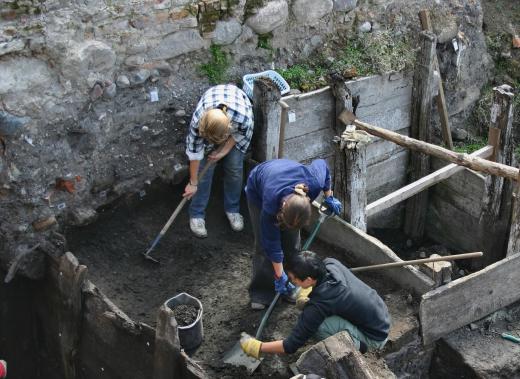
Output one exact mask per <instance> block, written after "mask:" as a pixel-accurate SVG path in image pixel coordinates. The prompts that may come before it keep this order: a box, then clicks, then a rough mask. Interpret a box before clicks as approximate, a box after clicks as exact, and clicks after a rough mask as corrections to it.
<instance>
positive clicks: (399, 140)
mask: <svg viewBox="0 0 520 379" xmlns="http://www.w3.org/2000/svg"><path fill="white" fill-rule="evenodd" d="M353 117H354V118H355V116H353V115H351V113H349V112H343V113H342V114H341V115H340V117H339V118H340V120H341V121H342V122H343V123H344V124H345V125H350V124H352V123H353V124H354V125H356V127H358V128H359V129H361V130H365V131H366V132H368V133H370V134H372V135H374V136H377V137H381V138H384V139H386V140H388V141H392V142H394V143H396V144H398V145H400V146H404V147H406V148H408V149H410V150H414V151H420V152H422V153H425V154H429V155H433V156H434V157H437V158H440V159H443V160H445V161H448V162H452V163H456V164H458V165H460V166H464V167H467V168H470V169H472V170H475V171H480V172H484V173H486V174H491V175H497V176H501V177H504V178H508V179H512V180H518V172H519V169H518V168H515V167H511V166H507V165H504V164H500V163H495V162H490V161H488V160H485V159H482V158H478V157H471V156H470V155H468V154H466V153H456V152H454V151H451V150H448V149H445V148H443V147H440V146H437V145H434V144H431V143H427V142H423V141H419V140H416V139H414V138H410V137H407V136H403V135H401V134H399V133H395V132H392V131H389V130H386V129H383V128H380V127H377V126H374V125H370V124H368V123H366V122H362V121H359V120H357V119H354V120H353V121H351V119H352V118H353Z"/></svg>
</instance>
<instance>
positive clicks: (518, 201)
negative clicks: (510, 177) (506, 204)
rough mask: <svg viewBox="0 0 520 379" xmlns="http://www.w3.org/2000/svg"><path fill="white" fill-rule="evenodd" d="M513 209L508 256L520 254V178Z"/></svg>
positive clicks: (517, 183)
mask: <svg viewBox="0 0 520 379" xmlns="http://www.w3.org/2000/svg"><path fill="white" fill-rule="evenodd" d="M511 202H512V204H511V209H512V210H513V211H512V214H511V229H510V231H509V242H508V244H507V253H506V255H507V256H510V255H514V254H517V253H520V176H519V177H518V181H517V182H516V192H515V193H513V199H512V201H511Z"/></svg>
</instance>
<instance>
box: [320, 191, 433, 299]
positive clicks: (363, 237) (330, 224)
mask: <svg viewBox="0 0 520 379" xmlns="http://www.w3.org/2000/svg"><path fill="white" fill-rule="evenodd" d="M312 205H313V209H314V212H313V222H315V221H316V220H317V218H318V209H319V207H320V204H319V203H318V202H316V201H314V202H313V203H312ZM311 225H312V223H311ZM318 238H319V239H320V240H322V241H325V242H326V243H327V244H330V245H332V246H335V247H337V248H338V249H340V251H342V252H343V253H344V255H345V259H347V260H348V261H350V260H355V261H356V262H358V263H359V264H363V265H373V264H379V263H388V262H402V260H401V258H399V257H398V256H397V254H395V253H394V252H393V251H392V249H390V248H389V247H388V246H386V245H385V244H383V243H382V242H381V241H379V240H378V239H377V238H375V237H372V236H371V235H368V234H367V233H366V232H364V231H362V230H360V229H358V228H354V227H353V226H352V225H350V224H349V223H348V222H346V221H345V220H343V219H341V218H340V217H337V216H334V217H331V218H328V219H327V220H326V221H325V224H324V225H323V226H322V228H321V229H320V232H319V233H318ZM380 275H381V276H382V277H384V278H386V280H391V281H393V282H395V283H397V284H399V285H400V286H401V287H404V288H410V289H411V290H412V291H413V292H414V293H416V294H419V295H422V294H423V293H426V292H428V291H429V290H431V289H432V288H433V286H434V283H433V281H432V280H431V279H430V278H429V277H427V276H426V275H425V274H423V273H422V272H420V271H419V270H418V269H417V268H416V267H414V266H404V267H396V268H390V269H388V270H385V271H381V273H380Z"/></svg>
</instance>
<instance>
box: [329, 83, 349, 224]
mask: <svg viewBox="0 0 520 379" xmlns="http://www.w3.org/2000/svg"><path fill="white" fill-rule="evenodd" d="M331 87H332V93H333V94H334V96H335V98H336V118H335V120H336V122H335V124H334V134H335V135H336V136H341V133H342V132H343V130H344V129H345V125H343V123H342V122H341V121H340V120H339V119H338V117H339V115H340V114H341V112H343V111H344V110H345V109H346V110H349V111H351V112H352V110H353V106H352V95H351V94H350V91H349V89H348V88H347V86H346V85H345V81H344V80H343V79H342V78H341V79H338V80H335V81H334V82H333V83H332V84H331ZM346 167H347V163H346V156H345V152H344V151H343V150H341V149H340V145H339V144H338V145H337V149H336V151H335V154H334V168H333V170H332V171H333V172H332V177H333V180H334V196H335V197H336V198H337V199H338V200H339V201H341V203H342V204H343V210H342V211H341V215H340V216H341V218H342V219H344V220H348V219H349V215H350V213H349V206H348V197H347V181H348V180H347V168H346Z"/></svg>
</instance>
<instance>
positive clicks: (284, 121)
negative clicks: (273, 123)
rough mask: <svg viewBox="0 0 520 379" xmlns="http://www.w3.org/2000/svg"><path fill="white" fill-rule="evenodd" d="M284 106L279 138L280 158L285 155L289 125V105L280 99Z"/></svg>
mask: <svg viewBox="0 0 520 379" xmlns="http://www.w3.org/2000/svg"><path fill="white" fill-rule="evenodd" d="M278 103H279V104H280V106H281V107H282V114H281V116H280V135H279V138H278V158H279V159H280V158H283V155H284V146H285V129H286V126H287V121H288V120H287V118H288V109H289V105H287V103H285V102H284V101H282V100H280V101H279V102H278Z"/></svg>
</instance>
